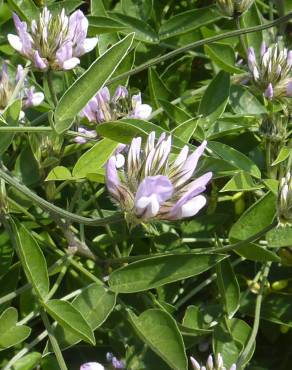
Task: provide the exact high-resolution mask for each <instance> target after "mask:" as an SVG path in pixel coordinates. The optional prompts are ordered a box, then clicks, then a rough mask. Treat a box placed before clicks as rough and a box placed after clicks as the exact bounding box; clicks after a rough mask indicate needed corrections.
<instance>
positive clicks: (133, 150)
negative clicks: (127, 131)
mask: <svg viewBox="0 0 292 370" xmlns="http://www.w3.org/2000/svg"><path fill="white" fill-rule="evenodd" d="M141 143H142V138H141V137H136V138H134V139H133V140H132V142H131V145H130V149H129V152H128V173H129V175H130V176H131V175H132V174H135V173H136V171H137V169H138V168H139V167H140V151H141Z"/></svg>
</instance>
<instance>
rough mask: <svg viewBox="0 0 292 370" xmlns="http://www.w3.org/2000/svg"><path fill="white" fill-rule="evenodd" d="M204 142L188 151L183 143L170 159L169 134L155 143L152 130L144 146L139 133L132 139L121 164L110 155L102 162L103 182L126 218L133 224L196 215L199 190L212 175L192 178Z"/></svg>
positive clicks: (199, 204)
mask: <svg viewBox="0 0 292 370" xmlns="http://www.w3.org/2000/svg"><path fill="white" fill-rule="evenodd" d="M206 146H207V142H206V141H204V142H203V143H202V144H201V145H200V146H199V147H198V148H197V149H196V150H195V151H194V152H193V153H191V154H189V147H188V146H187V145H186V146H184V147H183V149H182V150H181V151H180V153H179V154H178V156H177V157H176V158H175V159H174V160H172V161H171V160H170V152H171V136H168V137H166V135H165V134H164V133H163V134H162V135H161V136H160V137H159V139H158V140H157V142H156V143H155V132H151V133H150V135H149V136H148V139H147V142H146V143H145V145H144V146H143V145H142V139H141V138H140V137H137V138H134V139H133V140H132V143H131V145H130V146H129V147H128V148H127V150H125V156H126V159H125V165H124V166H122V167H121V166H117V156H116V154H115V155H113V156H112V157H111V158H110V159H109V160H108V162H107V164H106V184H107V188H108V191H109V192H110V194H111V196H112V197H113V199H114V200H115V201H116V202H118V204H119V205H120V207H121V208H122V209H123V210H124V212H125V215H126V219H127V221H128V222H129V223H130V224H134V225H135V224H137V223H139V222H146V221H151V220H153V219H162V220H178V219H183V218H187V217H192V216H194V215H196V214H197V213H198V212H199V211H200V210H201V209H202V208H203V207H204V206H205V204H206V198H205V196H203V195H202V193H203V192H204V191H205V190H206V186H207V184H208V182H209V181H210V180H211V178H212V173H211V172H208V173H206V174H204V175H202V176H200V177H198V178H196V179H192V177H193V175H194V172H195V169H196V167H197V163H198V161H199V159H200V157H201V155H202V154H203V152H204V149H205V148H206ZM119 155H123V154H121V153H119ZM118 167H119V168H118Z"/></svg>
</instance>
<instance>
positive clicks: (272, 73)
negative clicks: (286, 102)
mask: <svg viewBox="0 0 292 370" xmlns="http://www.w3.org/2000/svg"><path fill="white" fill-rule="evenodd" d="M247 59H248V67H249V70H250V72H251V78H252V80H253V82H254V84H255V86H256V87H257V89H258V90H259V91H260V92H261V93H262V94H263V95H264V96H265V97H266V98H267V99H269V100H272V99H278V98H283V97H292V76H291V72H292V51H291V50H290V51H289V50H288V49H280V47H279V45H278V44H275V45H273V46H271V47H269V48H268V47H267V45H266V44H265V43H264V42H263V43H262V46H261V49H260V56H259V58H258V59H257V58H256V56H255V51H254V49H253V48H252V47H251V48H249V49H248V55H247Z"/></svg>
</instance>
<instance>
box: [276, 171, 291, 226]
mask: <svg viewBox="0 0 292 370" xmlns="http://www.w3.org/2000/svg"><path fill="white" fill-rule="evenodd" d="M277 208H278V220H279V223H280V225H287V224H288V225H291V224H292V177H291V172H290V171H288V172H287V174H286V176H285V177H283V178H282V179H281V182H280V186H279V192H278V207H277Z"/></svg>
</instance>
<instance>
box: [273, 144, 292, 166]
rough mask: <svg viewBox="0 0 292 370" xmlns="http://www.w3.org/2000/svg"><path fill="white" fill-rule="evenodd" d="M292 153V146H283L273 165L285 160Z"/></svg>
mask: <svg viewBox="0 0 292 370" xmlns="http://www.w3.org/2000/svg"><path fill="white" fill-rule="evenodd" d="M290 153H291V148H288V147H287V146H283V147H282V148H281V149H280V152H279V154H278V156H277V158H276V159H275V160H274V162H273V163H272V166H276V165H277V164H279V163H281V162H284V161H285V160H286V159H287V158H288V157H289V155H290Z"/></svg>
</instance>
